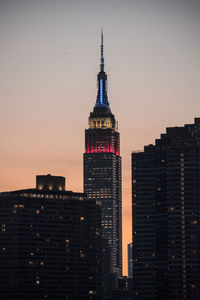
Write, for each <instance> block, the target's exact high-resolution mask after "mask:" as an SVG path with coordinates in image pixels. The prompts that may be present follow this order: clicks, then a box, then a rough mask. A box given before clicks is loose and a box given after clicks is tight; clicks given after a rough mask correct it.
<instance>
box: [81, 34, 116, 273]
mask: <svg viewBox="0 0 200 300" xmlns="http://www.w3.org/2000/svg"><path fill="white" fill-rule="evenodd" d="M97 81H98V95H97V100H96V104H95V106H94V109H93V112H91V113H90V117H89V128H88V129H86V130H85V153H84V192H85V193H87V195H88V199H95V200H98V201H100V202H101V208H102V238H103V239H104V240H105V241H107V243H108V248H109V249H110V261H111V264H110V270H111V272H112V273H114V274H117V275H121V272H122V212H121V209H122V208H121V201H122V200H121V157H120V137H119V132H118V128H117V122H116V120H115V117H114V115H113V114H112V112H111V109H110V106H109V102H108V97H107V75H106V73H105V72H104V56H103V33H102V34H101V64H100V72H99V74H98V75H97Z"/></svg>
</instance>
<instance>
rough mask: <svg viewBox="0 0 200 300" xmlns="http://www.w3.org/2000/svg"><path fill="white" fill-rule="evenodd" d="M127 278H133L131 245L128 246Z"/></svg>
mask: <svg viewBox="0 0 200 300" xmlns="http://www.w3.org/2000/svg"><path fill="white" fill-rule="evenodd" d="M128 278H133V243H130V244H128Z"/></svg>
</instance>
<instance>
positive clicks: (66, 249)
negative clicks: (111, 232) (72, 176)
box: [0, 175, 101, 300]
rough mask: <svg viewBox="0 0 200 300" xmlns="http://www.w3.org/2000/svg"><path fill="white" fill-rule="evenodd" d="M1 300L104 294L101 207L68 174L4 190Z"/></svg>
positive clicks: (0, 234)
mask: <svg viewBox="0 0 200 300" xmlns="http://www.w3.org/2000/svg"><path fill="white" fill-rule="evenodd" d="M0 269H1V272H0V299H1V300H4V299H8V300H23V299H24V300H36V299H37V300H40V299H52V300H59V299H62V300H63V299H69V300H71V299H74V300H75V299H76V300H78V299H95V300H100V299H101V209H100V206H99V204H98V203H97V202H96V201H91V199H90V200H87V197H86V194H83V193H73V192H69V191H65V190H64V179H63V177H57V176H50V175H47V176H37V188H36V189H25V190H19V191H12V192H5V193H0Z"/></svg>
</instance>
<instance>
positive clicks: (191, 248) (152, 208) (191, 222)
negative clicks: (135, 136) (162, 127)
mask: <svg viewBox="0 0 200 300" xmlns="http://www.w3.org/2000/svg"><path fill="white" fill-rule="evenodd" d="M199 174H200V119H199V118H196V119H195V123H194V124H189V125H185V126H184V127H173V128H167V131H166V134H162V135H161V138H160V139H157V140H156V142H155V145H149V146H146V147H144V151H143V152H138V153H132V187H133V188H132V207H133V278H134V280H133V287H134V297H135V299H143V300H144V299H148V300H150V299H152V300H155V299H169V300H175V299H189V300H197V299H200V175H199Z"/></svg>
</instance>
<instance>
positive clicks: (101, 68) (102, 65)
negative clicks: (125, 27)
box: [100, 29, 104, 72]
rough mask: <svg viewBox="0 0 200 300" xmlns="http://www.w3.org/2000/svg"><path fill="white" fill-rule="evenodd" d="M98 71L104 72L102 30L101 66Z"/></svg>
mask: <svg viewBox="0 0 200 300" xmlns="http://www.w3.org/2000/svg"><path fill="white" fill-rule="evenodd" d="M100 71H101V72H104V57H103V29H101V65H100Z"/></svg>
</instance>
